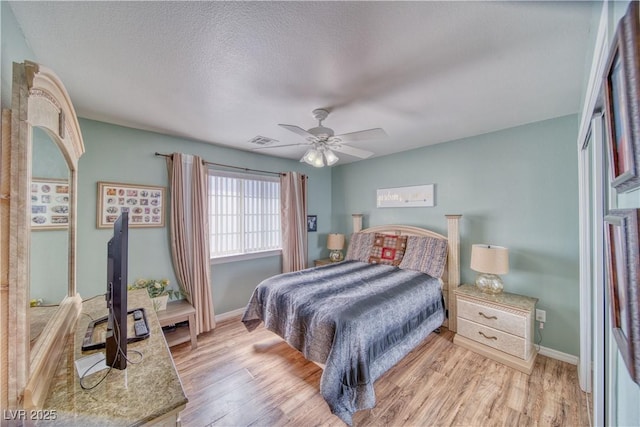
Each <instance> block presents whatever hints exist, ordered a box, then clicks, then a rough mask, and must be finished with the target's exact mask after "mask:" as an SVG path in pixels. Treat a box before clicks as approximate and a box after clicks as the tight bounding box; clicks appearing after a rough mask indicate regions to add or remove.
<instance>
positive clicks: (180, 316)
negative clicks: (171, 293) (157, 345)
mask: <svg viewBox="0 0 640 427" xmlns="http://www.w3.org/2000/svg"><path fill="white" fill-rule="evenodd" d="M156 314H157V315H158V321H159V322H160V326H169V325H175V324H176V323H180V322H185V321H187V322H189V328H188V330H187V329H185V328H182V327H176V330H175V331H170V332H165V333H164V337H165V338H166V340H167V344H168V345H169V347H173V346H174V345H177V344H181V343H183V342H187V341H189V340H191V349H192V350H193V349H196V348H198V339H197V336H196V309H195V308H193V306H192V305H191V304H189V302H187V300H183V299H182V300H179V301H171V302H169V303H167V309H166V310H162V311H158V312H156Z"/></svg>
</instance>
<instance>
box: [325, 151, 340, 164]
mask: <svg viewBox="0 0 640 427" xmlns="http://www.w3.org/2000/svg"><path fill="white" fill-rule="evenodd" d="M324 157H325V159H326V160H327V166H333V165H334V164H335V163H336V162H337V161H338V160H340V159H339V158H338V156H336V153H334V152H333V151H331V150H329V149H328V148H327V149H325V150H324Z"/></svg>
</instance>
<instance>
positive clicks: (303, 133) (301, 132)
mask: <svg viewBox="0 0 640 427" xmlns="http://www.w3.org/2000/svg"><path fill="white" fill-rule="evenodd" d="M278 126H282V127H283V128H285V129H287V130H290V131H291V132H293V133H297V134H298V135H300V136H302V137H304V138H314V139H315V135H313V134H311V133H309V132H307V131H306V130H304V129H302V128H301V127H300V126H294V125H283V124H278Z"/></svg>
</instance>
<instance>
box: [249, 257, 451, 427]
mask: <svg viewBox="0 0 640 427" xmlns="http://www.w3.org/2000/svg"><path fill="white" fill-rule="evenodd" d="M443 321H444V303H443V298H442V291H441V284H440V281H439V280H438V279H435V278H433V277H431V276H428V275H426V274H424V273H420V272H417V271H412V270H402V269H399V268H397V267H392V266H388V265H380V264H368V263H363V262H358V261H345V262H341V263H336V264H330V265H327V266H322V267H316V268H310V269H307V270H302V271H297V272H293V273H285V274H281V275H278V276H274V277H271V278H269V279H266V280H264V281H263V282H262V283H260V284H259V285H258V287H257V288H256V289H255V291H254V293H253V295H252V296H251V299H250V301H249V304H248V305H247V308H246V310H245V312H244V316H243V317H242V322H244V324H245V326H246V328H247V329H248V330H249V331H252V330H254V329H255V328H256V327H257V326H258V325H259V324H260V322H264V324H265V327H266V328H267V329H269V330H270V331H272V332H275V333H276V334H278V335H280V336H281V337H282V338H284V339H285V340H286V341H287V342H288V343H289V344H290V345H291V346H292V347H294V348H296V349H298V350H299V351H300V352H302V354H304V356H305V357H306V358H307V359H309V360H312V361H315V362H318V363H323V364H325V369H324V372H323V373H322V378H321V381H320V392H321V394H322V396H323V397H324V399H325V400H326V401H327V404H328V405H329V407H330V408H331V412H333V413H334V414H336V415H337V416H338V417H340V418H341V419H342V420H343V421H344V422H345V423H347V424H349V425H350V424H351V422H352V415H353V413H355V412H356V411H359V410H362V409H369V408H373V407H374V406H375V393H374V389H373V383H374V381H375V380H376V379H378V378H379V377H380V376H381V375H382V374H384V373H385V372H386V371H387V370H388V369H389V368H391V367H392V366H393V365H395V364H396V363H397V362H398V361H399V360H400V359H402V358H403V357H404V356H405V355H407V353H409V352H410V351H411V350H412V349H413V348H415V347H416V346H417V345H418V344H419V343H420V342H421V341H422V340H424V338H426V337H427V335H429V334H430V333H431V332H432V331H433V330H434V329H436V328H438V327H439V326H440V325H441V324H442V322H443Z"/></svg>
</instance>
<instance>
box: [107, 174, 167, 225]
mask: <svg viewBox="0 0 640 427" xmlns="http://www.w3.org/2000/svg"><path fill="white" fill-rule="evenodd" d="M165 190H166V189H165V187H160V186H155V185H137V184H123V183H119V182H104V181H100V182H98V203H97V219H96V226H97V227H98V228H112V227H113V224H114V223H115V222H116V220H117V219H118V217H119V216H120V214H121V213H122V212H124V211H125V210H126V211H128V212H129V227H137V228H151V227H164V224H165V211H166V201H165Z"/></svg>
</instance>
